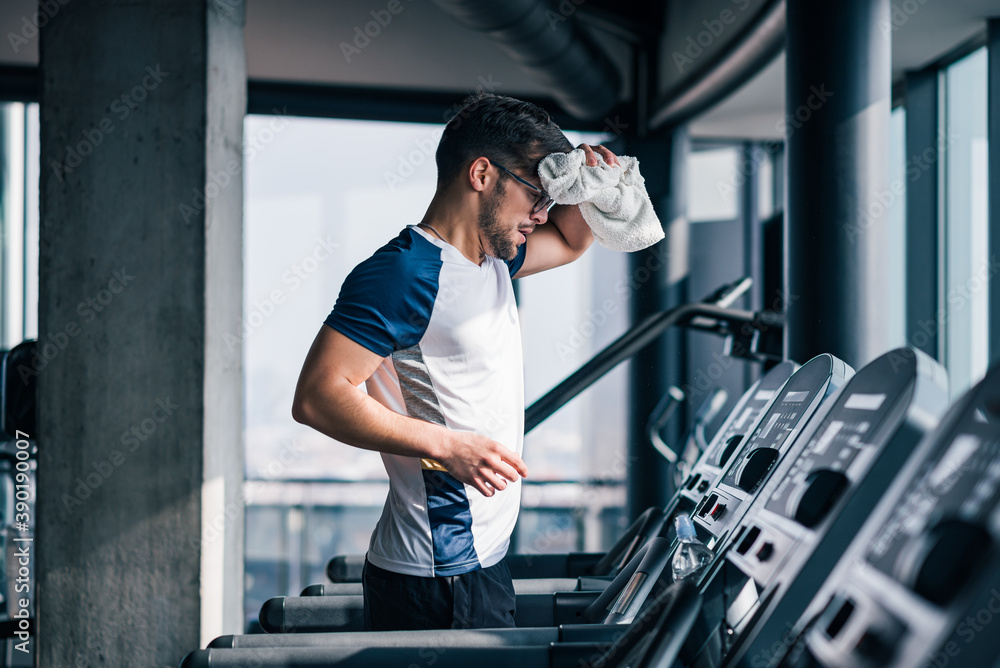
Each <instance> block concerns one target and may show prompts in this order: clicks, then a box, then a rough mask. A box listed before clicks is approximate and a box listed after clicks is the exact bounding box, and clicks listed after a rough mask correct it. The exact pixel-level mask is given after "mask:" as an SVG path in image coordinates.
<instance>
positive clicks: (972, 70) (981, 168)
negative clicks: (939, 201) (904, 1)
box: [943, 48, 996, 396]
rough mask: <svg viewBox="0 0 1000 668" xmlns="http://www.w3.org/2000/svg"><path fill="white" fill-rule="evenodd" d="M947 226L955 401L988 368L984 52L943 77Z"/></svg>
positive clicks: (949, 361) (947, 330)
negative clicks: (944, 88)
mask: <svg viewBox="0 0 1000 668" xmlns="http://www.w3.org/2000/svg"><path fill="white" fill-rule="evenodd" d="M945 122H946V124H947V129H946V133H947V144H946V145H947V147H948V148H947V154H946V162H945V170H946V172H945V220H944V293H945V294H944V304H943V309H944V316H945V322H944V334H945V366H946V367H947V368H948V372H949V376H950V379H951V390H952V396H958V395H959V394H960V393H962V392H964V391H965V390H966V389H968V388H969V387H970V386H971V385H972V384H973V383H974V382H976V381H977V380H979V379H980V378H981V377H982V376H983V374H984V373H985V372H986V366H987V309H988V302H987V299H988V296H989V293H988V289H989V279H990V278H991V277H992V276H993V274H994V273H996V267H994V266H991V264H990V262H989V258H988V257H987V232H988V228H987V205H988V191H987V159H986V158H987V138H986V49H985V48H984V49H980V50H979V51H976V52H974V53H973V54H971V55H969V56H967V57H965V58H963V59H962V60H960V61H958V62H957V63H955V64H954V65H952V66H951V67H949V68H948V69H947V70H946V94H945Z"/></svg>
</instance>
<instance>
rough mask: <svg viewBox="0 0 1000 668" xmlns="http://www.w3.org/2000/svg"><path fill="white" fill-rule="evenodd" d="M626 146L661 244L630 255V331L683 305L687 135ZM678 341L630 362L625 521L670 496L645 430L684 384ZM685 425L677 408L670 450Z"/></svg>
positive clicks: (675, 337) (669, 337)
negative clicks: (661, 236) (660, 405)
mask: <svg viewBox="0 0 1000 668" xmlns="http://www.w3.org/2000/svg"><path fill="white" fill-rule="evenodd" d="M627 142H628V146H627V149H626V151H625V154H626V155H633V156H635V157H637V158H638V159H639V164H640V167H641V170H642V176H643V179H645V181H646V189H647V191H648V192H649V196H650V199H651V200H652V202H653V206H654V208H655V209H656V213H657V216H658V217H659V218H660V222H661V223H662V224H663V228H664V231H665V232H666V238H665V239H663V241H661V242H659V243H658V244H656V245H654V246H652V247H651V248H647V249H646V250H643V251H639V252H637V253H630V254H629V276H628V282H629V285H630V286H631V287H632V293H631V298H632V301H631V314H632V322H633V323H636V322H639V321H640V320H642V319H643V318H645V317H646V316H648V315H650V314H652V313H659V312H661V311H664V310H667V309H670V308H673V307H675V306H679V305H681V304H682V303H684V302H686V301H688V294H687V286H688V273H689V271H688V255H689V252H688V250H689V249H688V246H689V229H688V227H689V226H688V221H687V217H686V216H687V207H686V204H685V194H686V190H685V188H686V181H685V168H686V165H685V163H686V160H687V154H688V152H689V151H690V142H689V140H688V136H687V129H686V128H679V129H676V130H674V131H673V132H671V133H661V134H659V135H657V136H655V137H650V136H647V137H630V138H628V139H627ZM684 340H685V338H684V331H683V330H681V329H678V328H671V329H668V330H667V331H666V332H665V333H664V334H663V336H662V337H661V338H660V339H659V340H658V341H657V342H656V343H653V344H651V345H649V346H647V347H646V349H645V350H643V351H642V352H640V353H638V354H637V355H635V357H633V358H632V365H631V367H630V371H629V382H630V385H631V387H630V390H631V391H630V393H629V430H628V434H629V438H628V480H627V490H628V499H627V502H626V506H627V512H628V517H629V519H630V520H631V519H634V518H636V517H637V516H638V515H639V514H640V513H642V512H643V511H644V510H646V509H647V508H649V507H650V506H662V505H663V504H664V503H666V502H667V500H669V498H670V496H671V494H672V493H673V482H672V480H671V478H670V476H669V475H668V473H669V471H670V468H669V466H668V464H667V462H666V460H665V459H663V457H662V456H661V455H660V454H659V453H658V452H657V451H656V450H655V449H654V448H653V445H652V444H651V443H650V441H649V436H648V435H647V434H646V423H647V421H648V420H649V415H650V413H651V412H652V410H653V408H655V407H656V404H657V402H658V401H659V400H660V398H661V397H662V396H663V395H664V393H665V392H666V391H667V388H668V387H670V386H671V385H676V386H678V387H680V386H682V385H683V384H684V382H685V378H686V377H687V368H686V364H685V358H686V355H685V353H684ZM686 422H687V420H686V416H685V410H684V407H683V406H681V407H679V408H678V410H677V413H675V414H674V418H673V420H672V422H671V426H670V427H669V428H668V429H666V430H664V433H665V434H666V438H667V439H668V441H669V442H670V444H671V445H675V446H676V445H677V444H678V442H679V441H680V438H681V435H682V433H683V426H684V425H685V424H686Z"/></svg>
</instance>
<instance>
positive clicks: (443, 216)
mask: <svg viewBox="0 0 1000 668" xmlns="http://www.w3.org/2000/svg"><path fill="white" fill-rule="evenodd" d="M419 225H420V226H421V227H422V228H423V229H425V230H427V231H429V232H430V233H431V234H432V235H434V236H435V237H439V238H440V239H441V240H442V241H444V242H445V243H448V244H451V245H452V246H454V247H455V248H457V249H458V252H460V253H461V254H462V255H464V256H465V257H466V258H468V259H469V261H470V262H474V263H475V264H482V263H483V260H484V259H485V258H486V253H485V252H484V251H483V243H482V239H481V238H480V236H479V223H478V220H477V217H476V215H475V213H473V212H470V211H466V210H464V209H463V208H462V207H459V206H455V205H454V204H449V203H448V202H447V201H445V200H444V198H442V197H440V194H438V195H435V196H434V199H433V200H431V203H430V205H429V206H428V207H427V213H425V214H424V217H423V219H422V220H421V221H420V223H419Z"/></svg>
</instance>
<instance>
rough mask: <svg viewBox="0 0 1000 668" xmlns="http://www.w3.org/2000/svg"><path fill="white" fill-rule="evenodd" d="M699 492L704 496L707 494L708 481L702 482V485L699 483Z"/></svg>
mask: <svg viewBox="0 0 1000 668" xmlns="http://www.w3.org/2000/svg"><path fill="white" fill-rule="evenodd" d="M698 491H699V492H700V493H702V494H704V493H705V492H707V491H708V481H707V480H702V481H701V482H700V483H698Z"/></svg>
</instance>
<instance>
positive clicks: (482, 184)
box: [469, 157, 494, 192]
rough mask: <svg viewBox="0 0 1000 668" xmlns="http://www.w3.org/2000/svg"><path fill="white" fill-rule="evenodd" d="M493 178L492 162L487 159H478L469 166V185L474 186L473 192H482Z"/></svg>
mask: <svg viewBox="0 0 1000 668" xmlns="http://www.w3.org/2000/svg"><path fill="white" fill-rule="evenodd" d="M493 178H494V177H493V175H492V174H491V173H490V161H489V160H487V159H486V158H484V157H479V158H476V159H475V160H473V161H472V164H471V165H469V185H471V186H472V189H473V190H475V191H477V192H482V191H483V190H485V189H486V186H488V185H489V184H490V182H491V180H492V179H493Z"/></svg>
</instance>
